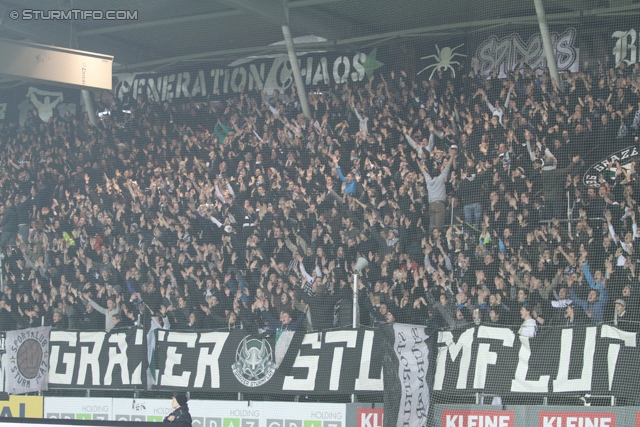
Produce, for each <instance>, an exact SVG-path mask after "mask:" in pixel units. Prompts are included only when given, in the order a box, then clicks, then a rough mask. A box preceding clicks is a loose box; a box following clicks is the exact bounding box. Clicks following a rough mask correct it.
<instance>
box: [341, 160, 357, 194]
mask: <svg viewBox="0 0 640 427" xmlns="http://www.w3.org/2000/svg"><path fill="white" fill-rule="evenodd" d="M336 172H338V176H339V177H340V180H341V181H342V182H344V183H345V184H347V188H345V189H344V194H347V195H349V194H352V195H354V196H355V194H356V180H355V179H354V180H353V181H351V182H348V181H347V178H345V177H344V175H343V174H342V171H341V170H340V166H338V167H337V168H336Z"/></svg>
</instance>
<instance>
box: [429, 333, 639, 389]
mask: <svg viewBox="0 0 640 427" xmlns="http://www.w3.org/2000/svg"><path fill="white" fill-rule="evenodd" d="M437 343H438V356H437V363H436V370H435V380H434V385H433V390H434V392H445V393H460V392H463V391H467V392H485V393H488V394H494V395H499V396H504V395H507V394H510V393H516V394H527V393H538V394H549V393H572V394H574V395H575V394H576V393H578V394H596V395H604V396H608V395H616V396H627V397H629V396H637V395H638V383H639V381H640V372H639V371H638V369H637V361H638V359H639V357H640V351H639V343H638V336H637V334H636V333H635V332H626V331H622V330H620V329H617V328H615V327H613V326H610V325H602V326H589V327H574V328H548V329H542V330H540V331H539V332H538V334H537V336H535V337H534V338H527V337H521V336H518V335H517V333H515V332H514V331H512V330H510V329H508V328H496V327H489V326H479V327H471V328H468V329H463V330H456V331H451V332H449V331H442V332H439V333H438V339H437Z"/></svg>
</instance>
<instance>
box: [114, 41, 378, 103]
mask: <svg viewBox="0 0 640 427" xmlns="http://www.w3.org/2000/svg"><path fill="white" fill-rule="evenodd" d="M377 55H378V54H377V49H375V48H374V49H372V50H370V51H367V52H353V53H349V54H343V55H340V54H335V53H334V54H331V55H329V54H326V55H323V54H309V55H305V56H301V57H299V58H298V63H299V66H300V73H301V74H302V77H303V79H304V84H305V87H307V88H310V89H312V88H316V87H319V86H321V87H327V86H333V85H335V84H342V83H345V82H350V83H354V82H361V81H363V80H365V81H366V80H368V78H369V77H370V76H372V75H373V73H374V71H376V70H378V68H380V67H382V66H383V65H384V63H383V62H381V61H380V60H379V58H377ZM378 72H379V71H378ZM118 78H119V79H120V81H119V83H118V84H117V86H116V90H115V92H116V94H117V96H118V97H119V98H121V99H124V97H125V96H126V97H128V98H129V97H132V98H133V99H135V98H136V97H137V96H138V95H143V96H147V97H149V98H150V99H154V100H155V101H161V102H165V101H170V100H171V101H173V102H180V101H189V100H190V99H191V100H193V101H207V100H218V99H220V97H221V96H223V97H224V96H225V95H227V94H234V93H239V92H243V91H244V92H248V91H250V90H252V89H253V88H257V89H258V90H264V91H265V93H267V94H268V95H271V93H272V92H273V91H274V90H279V91H280V92H281V93H282V92H284V90H286V89H288V88H289V87H290V86H291V85H292V84H293V72H292V70H291V63H290V62H289V57H288V56H286V55H283V56H277V57H275V58H262V59H256V60H255V61H253V62H250V63H246V64H242V65H240V66H237V67H232V68H220V67H213V66H210V67H207V66H203V67H199V68H193V67H192V68H188V69H187V68H185V69H177V70H176V71H171V72H166V73H153V74H135V75H120V76H118ZM125 82H126V83H125Z"/></svg>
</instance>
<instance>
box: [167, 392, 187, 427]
mask: <svg viewBox="0 0 640 427" xmlns="http://www.w3.org/2000/svg"><path fill="white" fill-rule="evenodd" d="M171 407H172V408H173V412H172V413H170V414H169V415H167V416H166V417H165V418H164V420H163V421H164V422H165V423H174V424H175V425H176V426H179V427H191V414H190V413H189V406H188V405H187V396H185V395H184V394H182V393H178V394H176V395H174V396H173V398H172V400H171Z"/></svg>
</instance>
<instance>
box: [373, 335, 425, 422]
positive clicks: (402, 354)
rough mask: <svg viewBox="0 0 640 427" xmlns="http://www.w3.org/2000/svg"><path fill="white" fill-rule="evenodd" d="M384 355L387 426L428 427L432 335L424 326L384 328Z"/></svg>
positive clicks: (382, 341)
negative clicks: (429, 342) (429, 340)
mask: <svg viewBox="0 0 640 427" xmlns="http://www.w3.org/2000/svg"><path fill="white" fill-rule="evenodd" d="M380 332H381V335H382V337H381V338H382V340H381V342H380V341H378V342H379V343H380V345H382V346H383V353H384V364H383V367H384V427H403V426H415V427H424V426H426V425H427V415H428V413H429V387H428V385H427V370H428V369H429V347H428V344H427V342H428V339H429V335H428V334H427V330H426V328H425V327H424V326H415V325H404V324H400V323H394V324H391V325H384V326H382V328H381V329H380Z"/></svg>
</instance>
